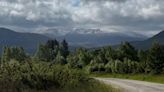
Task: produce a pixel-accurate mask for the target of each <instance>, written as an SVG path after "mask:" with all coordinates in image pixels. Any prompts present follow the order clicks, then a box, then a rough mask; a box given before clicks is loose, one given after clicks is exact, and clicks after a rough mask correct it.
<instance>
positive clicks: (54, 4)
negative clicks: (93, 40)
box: [0, 0, 164, 32]
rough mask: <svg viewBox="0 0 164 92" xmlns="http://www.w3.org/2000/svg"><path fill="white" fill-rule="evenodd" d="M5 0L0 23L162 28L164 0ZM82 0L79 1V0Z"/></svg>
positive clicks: (27, 25) (47, 25)
mask: <svg viewBox="0 0 164 92" xmlns="http://www.w3.org/2000/svg"><path fill="white" fill-rule="evenodd" d="M74 1H76V3H73V0H1V1H0V11H1V12H0V20H1V21H0V25H6V26H14V27H22V28H25V29H28V28H33V29H34V30H35V29H37V28H39V27H68V28H69V27H70V28H73V27H77V26H78V27H79V26H81V27H86V26H87V27H100V28H101V27H102V28H107V27H108V28H109V29H108V30H110V28H111V29H112V27H113V26H114V27H118V28H115V29H116V31H126V30H129V31H138V32H139V31H140V32H141V31H148V30H161V29H162V28H163V27H164V26H163V25H164V22H163V21H164V8H163V5H164V1H163V0H74ZM77 1H78V2H77Z"/></svg>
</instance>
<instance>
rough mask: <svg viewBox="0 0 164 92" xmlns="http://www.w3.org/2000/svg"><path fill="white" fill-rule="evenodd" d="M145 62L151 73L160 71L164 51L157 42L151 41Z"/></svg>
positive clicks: (162, 64)
mask: <svg viewBox="0 0 164 92" xmlns="http://www.w3.org/2000/svg"><path fill="white" fill-rule="evenodd" d="M147 64H148V67H149V69H150V72H151V73H155V74H156V73H157V74H158V73H161V71H162V68H163V67H164V51H163V49H162V47H161V46H160V45H159V44H158V43H156V42H155V43H153V45H152V47H151V48H150V49H149V53H148V58H147Z"/></svg>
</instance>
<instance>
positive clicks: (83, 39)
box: [44, 28, 146, 47]
mask: <svg viewBox="0 0 164 92" xmlns="http://www.w3.org/2000/svg"><path fill="white" fill-rule="evenodd" d="M131 34H133V33H131ZM44 35H46V36H48V37H51V38H54V39H55V38H56V39H58V40H62V39H66V40H67V41H68V42H69V44H70V45H73V46H81V47H98V46H104V45H115V44H120V43H121V42H123V41H140V40H143V39H146V37H145V36H142V35H139V34H135V36H134V35H130V33H129V34H127V33H120V32H106V31H104V30H101V29H96V28H90V29H85V28H73V29H72V30H61V29H48V30H46V31H45V32H44Z"/></svg>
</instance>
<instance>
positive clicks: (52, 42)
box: [46, 39, 59, 50]
mask: <svg viewBox="0 0 164 92" xmlns="http://www.w3.org/2000/svg"><path fill="white" fill-rule="evenodd" d="M46 46H47V47H48V48H50V49H51V50H54V49H55V48H56V47H58V46H59V42H58V41H57V40H56V39H55V40H48V41H47V43H46Z"/></svg>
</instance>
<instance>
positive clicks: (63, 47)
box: [60, 39, 69, 58]
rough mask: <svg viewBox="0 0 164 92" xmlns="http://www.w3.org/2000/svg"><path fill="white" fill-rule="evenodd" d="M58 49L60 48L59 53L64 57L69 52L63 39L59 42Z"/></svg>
mask: <svg viewBox="0 0 164 92" xmlns="http://www.w3.org/2000/svg"><path fill="white" fill-rule="evenodd" d="M60 50H61V55H63V57H64V58H66V57H67V56H68V54H69V50H68V43H67V42H66V40H65V39H64V40H63V41H62V42H61V48H60Z"/></svg>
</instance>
